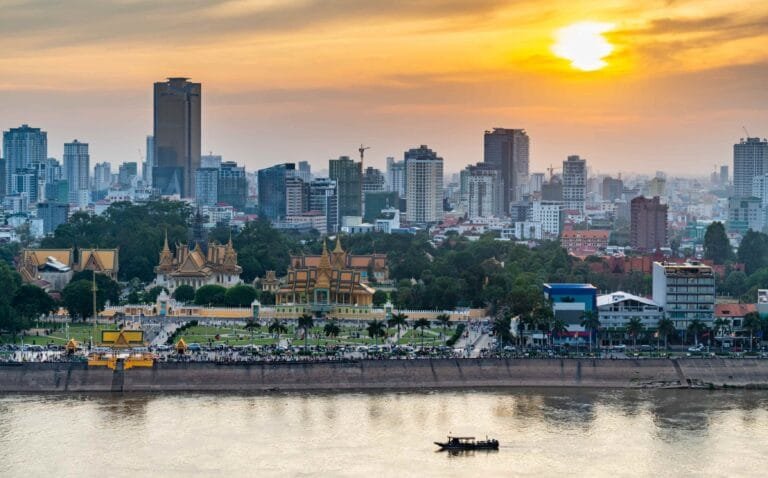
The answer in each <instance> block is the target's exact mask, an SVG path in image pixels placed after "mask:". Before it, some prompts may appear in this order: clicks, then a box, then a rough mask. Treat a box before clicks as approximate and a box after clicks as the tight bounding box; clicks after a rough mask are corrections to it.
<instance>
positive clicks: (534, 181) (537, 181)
mask: <svg viewBox="0 0 768 478" xmlns="http://www.w3.org/2000/svg"><path fill="white" fill-rule="evenodd" d="M543 184H544V173H532V174H530V175H529V177H528V192H529V193H530V194H534V193H540V192H541V186H542V185H543Z"/></svg>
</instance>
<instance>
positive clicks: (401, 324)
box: [387, 313, 408, 342]
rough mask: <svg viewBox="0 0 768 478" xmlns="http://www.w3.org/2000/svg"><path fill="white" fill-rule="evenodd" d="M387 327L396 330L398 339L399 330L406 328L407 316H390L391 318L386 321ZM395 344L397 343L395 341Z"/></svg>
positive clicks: (399, 314)
mask: <svg viewBox="0 0 768 478" xmlns="http://www.w3.org/2000/svg"><path fill="white" fill-rule="evenodd" d="M387 325H388V326H390V327H395V328H396V329H397V339H398V340H399V339H400V329H401V328H403V329H404V328H407V327H408V316H407V315H405V314H401V313H397V314H392V317H390V319H389V320H388V321H387ZM395 342H397V341H395Z"/></svg>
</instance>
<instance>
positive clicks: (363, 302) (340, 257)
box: [275, 239, 375, 310]
mask: <svg viewBox="0 0 768 478" xmlns="http://www.w3.org/2000/svg"><path fill="white" fill-rule="evenodd" d="M347 258H348V256H347V253H346V252H344V249H342V248H341V242H340V241H339V240H338V239H337V241H336V248H335V249H334V250H333V252H332V253H330V254H329V253H328V247H327V245H326V243H325V242H323V252H322V254H321V255H320V260H319V261H318V264H317V266H312V265H304V266H301V264H299V265H298V267H297V264H293V265H292V266H291V267H290V268H289V269H288V274H287V276H286V278H285V281H284V282H283V285H282V286H281V287H280V289H278V291H277V293H276V294H275V302H276V304H277V306H278V307H279V306H281V305H294V304H307V305H311V306H313V308H314V309H320V310H322V309H326V308H328V309H329V308H331V307H333V306H338V305H340V304H343V305H350V306H361V307H370V306H371V305H372V304H373V294H374V292H375V289H373V288H372V287H370V286H369V285H368V284H365V283H364V281H363V277H362V276H363V274H362V272H361V271H359V270H356V269H353V268H350V267H348V266H347V264H348V260H347ZM305 264H306V262H305Z"/></svg>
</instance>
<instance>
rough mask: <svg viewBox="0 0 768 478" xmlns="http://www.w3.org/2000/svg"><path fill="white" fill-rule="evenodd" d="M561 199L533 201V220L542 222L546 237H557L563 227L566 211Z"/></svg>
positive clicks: (531, 217) (531, 218)
mask: <svg viewBox="0 0 768 478" xmlns="http://www.w3.org/2000/svg"><path fill="white" fill-rule="evenodd" d="M563 207H564V206H563V203H562V202H561V201H544V200H542V201H533V203H532V204H531V214H530V220H531V222H535V223H541V230H542V233H543V236H544V238H545V239H556V238H557V237H559V236H560V230H561V229H562V227H563V219H564V211H563Z"/></svg>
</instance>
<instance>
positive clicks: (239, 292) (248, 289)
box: [225, 284, 257, 307]
mask: <svg viewBox="0 0 768 478" xmlns="http://www.w3.org/2000/svg"><path fill="white" fill-rule="evenodd" d="M256 295H257V294H256V289H254V288H253V286H250V285H246V284H238V285H234V286H232V287H230V288H229V289H227V292H226V294H225V300H226V303H227V305H228V306H230V307H248V306H250V305H251V304H252V303H253V301H254V300H256Z"/></svg>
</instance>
